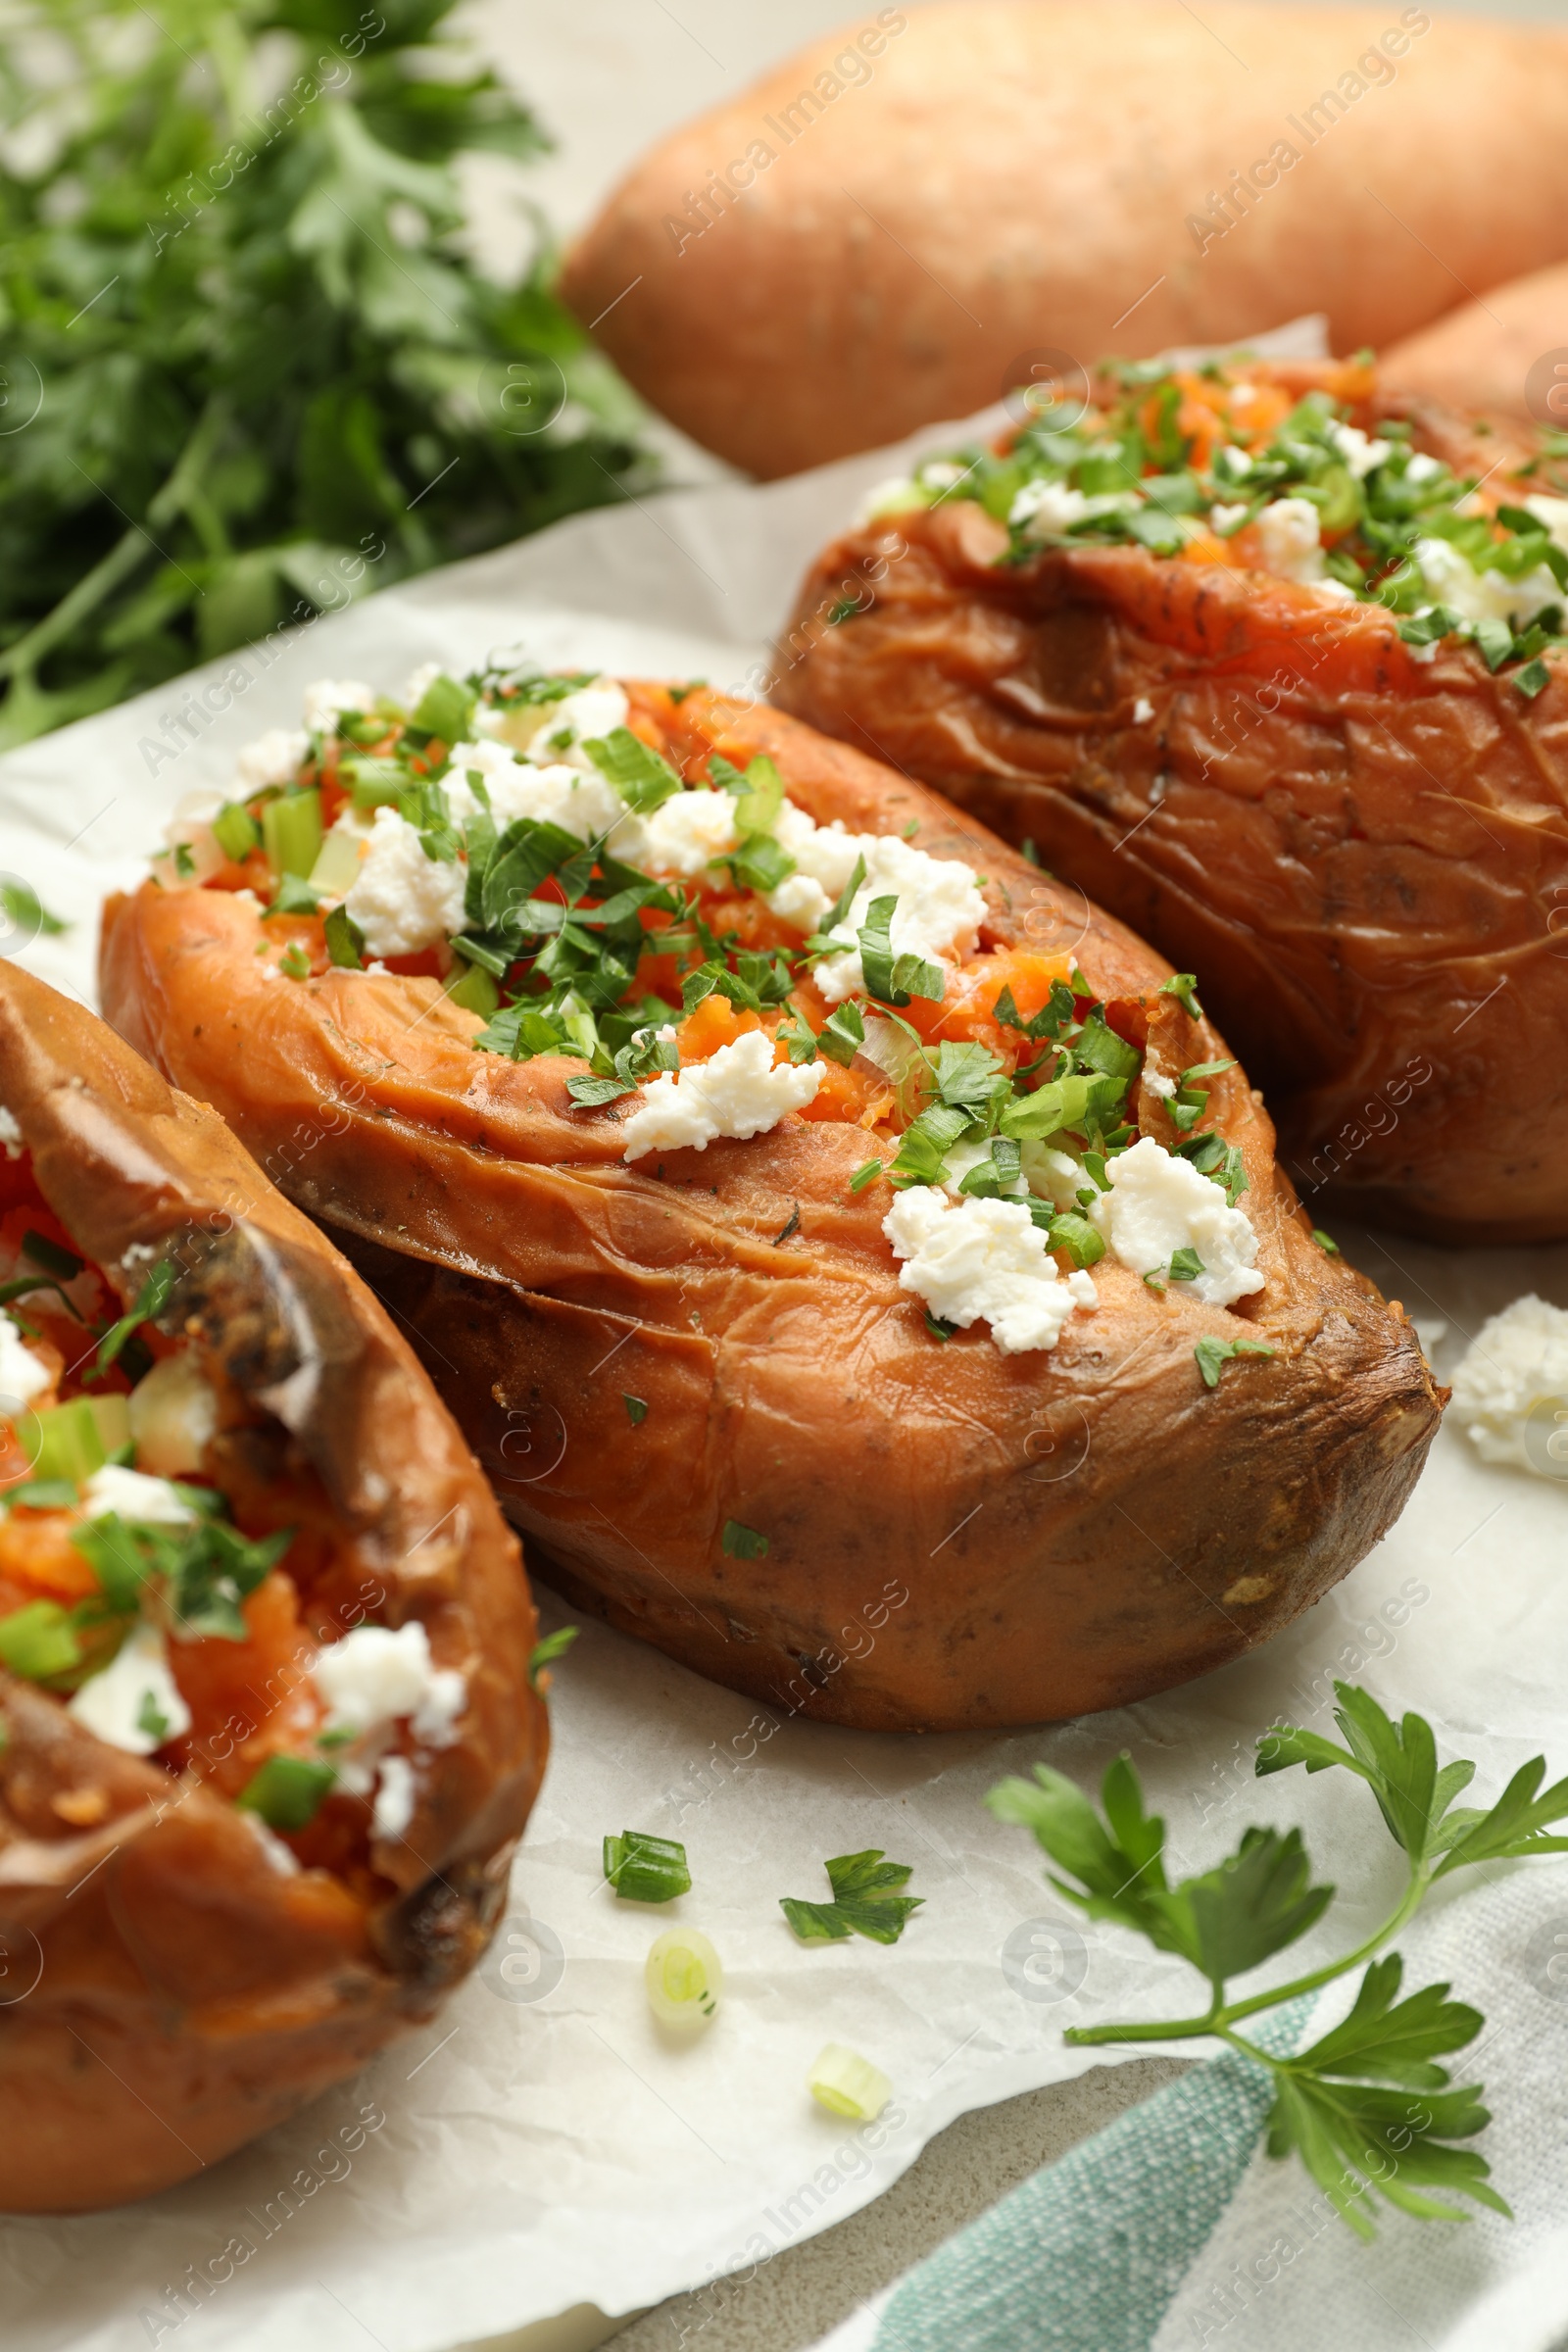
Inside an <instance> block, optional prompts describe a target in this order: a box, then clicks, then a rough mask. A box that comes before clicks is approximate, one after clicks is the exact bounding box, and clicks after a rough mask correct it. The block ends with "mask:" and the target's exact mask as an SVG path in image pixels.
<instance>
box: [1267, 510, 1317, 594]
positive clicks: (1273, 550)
mask: <svg viewBox="0 0 1568 2352" xmlns="http://www.w3.org/2000/svg"><path fill="white" fill-rule="evenodd" d="M1251 536H1252V540H1253V542H1254V544H1255V546H1256V548H1257V551H1258V558H1259V563H1260V566H1261V568H1262V569H1263V570H1264V571H1271V572H1273V573H1274V575H1275V577H1276V578H1277V579H1281V580H1296V581H1298V582H1299V584H1300V585H1301V586H1303V587H1315V586H1316V585H1317V583H1318V581H1319V580H1321V579H1322V577H1323V548H1322V544H1321V542H1320V540H1319V537H1318V527H1317V509H1316V507H1314V506H1313V504H1312V502H1311V500H1310V499H1309V498H1277V499H1275V500H1274V502H1273V504H1272V505H1270V506H1266V507H1265V508H1264V509H1263V511H1262V513H1261V514H1260V515H1258V517H1257V519H1256V521H1255V522H1254V523H1253V524H1252V526H1251Z"/></svg>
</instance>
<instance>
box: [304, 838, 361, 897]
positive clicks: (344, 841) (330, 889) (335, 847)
mask: <svg viewBox="0 0 1568 2352" xmlns="http://www.w3.org/2000/svg"><path fill="white" fill-rule="evenodd" d="M359 873H360V844H359V842H358V841H357V839H356V838H355V836H354V835H353V834H352V833H338V832H335V831H334V832H331V833H328V834H327V836H326V838H325V840H324V841H323V842H322V843H321V847H320V850H319V854H318V856H317V859H316V863H315V864H314V865H313V866H312V868H311V871H310V877H309V879H310V885H311V888H312V889H313V890H314V891H316V892H318V893H319V896H320V897H321V898H323V899H343V898H347V896H348V894H349V892H350V891H351V890H352V889H353V888H354V885H355V883H356V882H357V881H358V879H359Z"/></svg>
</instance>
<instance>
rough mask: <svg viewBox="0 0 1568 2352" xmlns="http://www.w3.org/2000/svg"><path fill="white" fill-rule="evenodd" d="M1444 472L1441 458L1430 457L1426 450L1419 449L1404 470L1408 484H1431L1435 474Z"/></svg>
mask: <svg viewBox="0 0 1568 2352" xmlns="http://www.w3.org/2000/svg"><path fill="white" fill-rule="evenodd" d="M1442 471H1443V460H1442V459H1441V458H1433V457H1429V456H1428V455H1427V453H1426V451H1425V450H1424V449H1418V450H1417V451H1416V453H1415V456H1414V457H1413V458H1412V459H1411V460H1410V463H1409V465H1408V466H1406V467H1405V469H1404V478H1405V480H1406V481H1407V482H1430V481H1431V479H1432V477H1433V475H1434V474H1438V473H1441V472H1442Z"/></svg>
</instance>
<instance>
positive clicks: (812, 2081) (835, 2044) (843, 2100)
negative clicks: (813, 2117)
mask: <svg viewBox="0 0 1568 2352" xmlns="http://www.w3.org/2000/svg"><path fill="white" fill-rule="evenodd" d="M806 2087H807V2089H808V2090H809V2092H810V2094H811V2096H812V2098H813V2099H815V2101H816V2103H817V2105H818V2106H819V2107H825V2108H826V2109H827V2111H828V2113H829V2114H830V2115H844V2116H849V2117H851V2118H852V2119H853V2120H854V2121H855V2122H856V2123H858V2124H870V2123H874V2122H875V2121H876V2118H877V2117H878V2116H879V2115H880V2114H881V2112H882V2110H883V2108H884V2107H885V2106H886V2105H887V2103H888V2101H889V2099H891V2098H892V2096H893V2085H892V2083H891V2082H889V2081H888V2078H887V2076H886V2075H885V2074H883V2072H882V2070H881V2068H880V2067H875V2066H873V2065H872V2064H871V2061H870V2060H869V2059H868V2058H861V2057H859V2056H858V2054H857V2053H856V2052H855V2051H854V2050H851V2049H847V2048H846V2047H845V2045H844V2043H843V2042H842V2041H830V2042H827V2043H825V2044H824V2045H823V2047H822V2048H821V2049H820V2050H818V2052H817V2054H816V2057H815V2059H814V2060H813V2062H812V2065H811V2071H810V2073H809V2075H808V2076H807V2078H806Z"/></svg>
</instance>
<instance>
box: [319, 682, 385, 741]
mask: <svg viewBox="0 0 1568 2352" xmlns="http://www.w3.org/2000/svg"><path fill="white" fill-rule="evenodd" d="M374 702H375V689H374V687H373V686H367V685H365V684H364V682H363V681H362V680H361V679H359V678H318V679H317V681H316V683H315V685H314V686H307V687H306V689H305V724H306V726H307V727H308V728H309V730H310V732H311V733H312V734H313V735H331V734H334V733H335V732H336V730H337V722H338V720H339V719H340V718H341V717H342V715H343V713H344V711H368V710H369V709H370V708H371V707H372V705H373V704H374Z"/></svg>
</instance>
